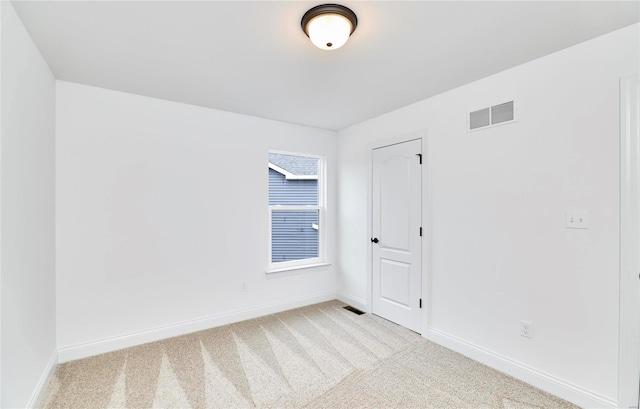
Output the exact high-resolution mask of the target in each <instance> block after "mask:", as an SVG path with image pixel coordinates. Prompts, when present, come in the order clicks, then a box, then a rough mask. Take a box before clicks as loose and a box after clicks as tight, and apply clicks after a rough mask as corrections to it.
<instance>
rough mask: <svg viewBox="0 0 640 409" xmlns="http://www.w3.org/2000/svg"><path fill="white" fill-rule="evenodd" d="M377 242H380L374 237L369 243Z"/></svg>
mask: <svg viewBox="0 0 640 409" xmlns="http://www.w3.org/2000/svg"><path fill="white" fill-rule="evenodd" d="M378 241H380V240H378V238H377V237H374V238H372V239H371V242H372V243H377V242H378Z"/></svg>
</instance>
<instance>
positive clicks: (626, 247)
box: [618, 74, 640, 408]
mask: <svg viewBox="0 0 640 409" xmlns="http://www.w3.org/2000/svg"><path fill="white" fill-rule="evenodd" d="M639 89H640V75H639V74H635V75H630V76H626V77H623V78H620V321H619V322H620V328H619V330H620V334H619V335H620V337H619V350H618V351H619V354H618V359H619V361H618V407H624V408H638V399H640V398H639V396H638V394H639V390H638V389H639V387H640V385H639V384H640V379H639V377H640V314H639V313H638V312H639V311H640V291H639V290H638V287H639V286H640V282H639V277H638V274H640V261H639V260H638V258H637V257H638V256H637V255H638V249H640V220H639V218H640V215H639V214H638V207H639V206H640V129H639V128H640V125H638V122H637V121H640V101H639V100H638V97H637V95H638V93H639V92H640V90H639ZM633 93H636V97H635V98H634V97H632V95H633ZM634 116H635V120H636V125H637V126H636V127H635V128H634V127H632V126H631V122H632V120H631V119H632V118H633V117H634ZM634 257H636V258H635V259H634Z"/></svg>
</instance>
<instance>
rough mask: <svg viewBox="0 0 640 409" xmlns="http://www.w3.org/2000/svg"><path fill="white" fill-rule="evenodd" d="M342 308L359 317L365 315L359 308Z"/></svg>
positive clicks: (348, 306)
mask: <svg viewBox="0 0 640 409" xmlns="http://www.w3.org/2000/svg"><path fill="white" fill-rule="evenodd" d="M342 308H344V309H345V310H347V311H351V312H352V313H354V314H357V315H362V314H364V311H360V310H359V309H357V308H355V307H352V306H350V305H347V306H344V307H342Z"/></svg>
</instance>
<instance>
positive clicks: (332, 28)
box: [307, 14, 353, 50]
mask: <svg viewBox="0 0 640 409" xmlns="http://www.w3.org/2000/svg"><path fill="white" fill-rule="evenodd" d="M352 31H353V27H352V26H351V22H350V21H349V19H347V18H346V17H344V16H341V15H339V14H321V15H319V16H316V17H314V18H313V19H311V21H309V24H308V25H307V32H308V33H309V38H310V39H311V42H312V43H313V45H315V46H316V47H318V48H321V49H323V50H336V49H338V48H340V47H342V46H343V45H345V44H346V42H347V40H348V39H349V35H351V32H352Z"/></svg>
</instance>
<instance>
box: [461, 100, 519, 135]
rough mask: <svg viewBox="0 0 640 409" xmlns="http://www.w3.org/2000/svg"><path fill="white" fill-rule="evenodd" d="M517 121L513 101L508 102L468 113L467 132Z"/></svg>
mask: <svg viewBox="0 0 640 409" xmlns="http://www.w3.org/2000/svg"><path fill="white" fill-rule="evenodd" d="M517 120H518V118H517V115H516V108H515V101H509V102H505V103H503V104H498V105H494V106H492V107H488V108H482V109H478V110H476V111H473V112H469V117H468V120H467V131H469V132H471V131H476V130H478V129H484V128H489V127H493V126H496V125H504V124H509V123H513V122H517Z"/></svg>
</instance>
